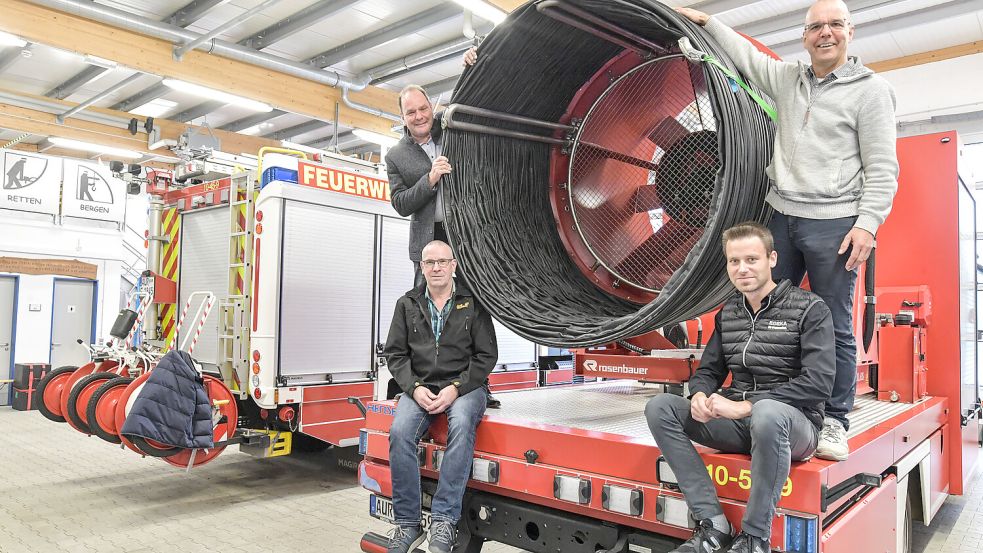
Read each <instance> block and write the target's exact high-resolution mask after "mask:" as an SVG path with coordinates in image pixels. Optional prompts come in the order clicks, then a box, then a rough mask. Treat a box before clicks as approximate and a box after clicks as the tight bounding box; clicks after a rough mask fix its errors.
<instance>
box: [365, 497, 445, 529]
mask: <svg viewBox="0 0 983 553" xmlns="http://www.w3.org/2000/svg"><path fill="white" fill-rule="evenodd" d="M369 514H370V515H372V516H374V517H375V518H377V519H379V520H384V521H386V522H388V523H390V524H395V523H396V515H395V513H394V512H393V502H392V500H390V499H389V498H386V497H382V496H381V495H375V494H372V495H370V496H369ZM420 520H421V523H422V525H423V529H424V530H427V529H428V528H430V511H428V510H426V509H424V510H423V518H422V519H420Z"/></svg>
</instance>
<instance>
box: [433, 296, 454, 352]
mask: <svg viewBox="0 0 983 553" xmlns="http://www.w3.org/2000/svg"><path fill="white" fill-rule="evenodd" d="M456 291H457V285H456V284H454V285H452V287H451V297H449V298H447V303H445V304H444V308H443V309H437V305H436V304H435V303H434V302H433V298H432V297H430V287H429V286H428V287H427V306H428V307H429V308H430V327H431V328H432V329H433V335H434V339H435V342H436V343H438V344H439V343H440V333H441V332H443V331H444V322H446V321H447V316H448V315H450V314H451V304H453V303H454V293H455V292H456Z"/></svg>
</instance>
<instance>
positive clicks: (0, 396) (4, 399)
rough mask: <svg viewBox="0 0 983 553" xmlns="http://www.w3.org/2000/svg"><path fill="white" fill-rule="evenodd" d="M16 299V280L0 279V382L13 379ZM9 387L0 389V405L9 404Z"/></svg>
mask: <svg viewBox="0 0 983 553" xmlns="http://www.w3.org/2000/svg"><path fill="white" fill-rule="evenodd" d="M16 297H17V280H16V279H15V278H14V277H0V380H3V379H7V378H13V375H12V374H11V370H12V369H13V362H14V316H15V313H14V298H16ZM10 388H11V387H10V386H7V387H5V388H0V390H2V391H0V405H7V404H9V403H10V393H11V390H10Z"/></svg>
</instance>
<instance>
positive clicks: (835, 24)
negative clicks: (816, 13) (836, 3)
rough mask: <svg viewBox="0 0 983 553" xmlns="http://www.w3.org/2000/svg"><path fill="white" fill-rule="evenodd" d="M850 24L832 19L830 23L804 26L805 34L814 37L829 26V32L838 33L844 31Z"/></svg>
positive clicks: (843, 20) (824, 22) (844, 20)
mask: <svg viewBox="0 0 983 553" xmlns="http://www.w3.org/2000/svg"><path fill="white" fill-rule="evenodd" d="M849 24H850V23H849V22H848V21H847V20H846V19H832V20H830V21H822V22H819V21H817V22H816V23H809V24H808V25H806V26H805V32H806V34H810V35H814V34H816V33H818V32H819V31H822V30H823V27H825V26H826V25H829V30H830V31H834V32H840V31H843V30H844V29H846V27H847V25H849Z"/></svg>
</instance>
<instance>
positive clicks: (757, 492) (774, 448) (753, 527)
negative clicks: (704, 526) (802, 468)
mask: <svg viewBox="0 0 983 553" xmlns="http://www.w3.org/2000/svg"><path fill="white" fill-rule="evenodd" d="M645 418H646V419H647V420H648V425H649V429H650V430H651V431H652V436H654V437H655V443H656V445H658V446H659V449H660V450H661V451H662V454H663V455H664V456H665V458H666V461H667V462H668V463H669V467H670V468H672V472H673V473H675V475H676V478H677V480H678V481H679V489H680V490H682V492H683V495H684V496H685V498H686V504H687V505H689V510H690V511H691V512H692V513H693V516H694V517H695V518H696V519H697V520H704V519H708V518H712V517H714V516H717V515H722V514H723V512H724V511H723V509H722V508H721V506H720V500H719V499H718V498H717V490H716V488H715V487H714V485H713V481H712V480H710V475H709V474H708V473H707V468H706V465H705V464H704V463H703V459H701V458H700V455H699V453H697V452H696V447H694V446H693V442H692V441H690V440H695V441H697V442H699V443H701V444H703V445H705V446H707V447H712V448H714V449H719V450H720V451H723V452H725V453H745V454H746V453H750V454H751V491H750V494H749V497H748V502H747V510H746V511H745V513H744V520H743V521H742V523H741V526H742V529H743V530H744V531H745V532H747V533H748V534H751V535H753V536H756V537H759V538H761V539H764V540H767V541H771V523H772V520H773V519H774V518H775V507H776V506H777V505H778V500H779V498H780V495H781V493H782V487H783V486H784V485H785V479H786V478H788V471H789V468H790V467H791V465H792V461H793V460H795V461H799V460H802V459H806V458H808V457H809V456H811V455H812V453H813V452H814V451H815V450H816V445H817V444H818V443H819V431H818V430H817V429H816V427H815V426H813V424H812V423H811V422H809V419H807V418H806V416H805V415H803V414H802V411H799V410H798V409H796V408H795V407H792V406H791V405H786V404H784V403H781V402H779V401H775V400H771V399H763V400H761V401H759V402H757V403H755V404H754V408H753V409H752V410H751V416H750V417H747V418H743V419H739V420H730V419H713V420H711V421H709V422H707V423H706V424H703V423H699V422H696V421H695V420H693V418H692V416H690V402H689V400H688V399H686V398H682V397H679V396H677V395H674V394H659V395H657V396H655V397H654V398H652V399H651V400H649V402H648V404H647V405H646V406H645Z"/></svg>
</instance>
